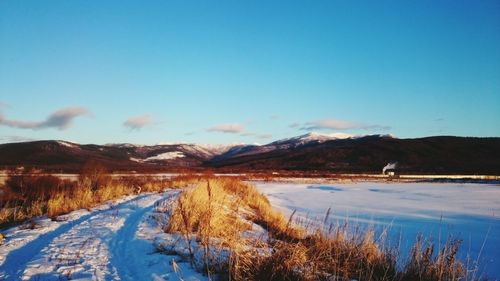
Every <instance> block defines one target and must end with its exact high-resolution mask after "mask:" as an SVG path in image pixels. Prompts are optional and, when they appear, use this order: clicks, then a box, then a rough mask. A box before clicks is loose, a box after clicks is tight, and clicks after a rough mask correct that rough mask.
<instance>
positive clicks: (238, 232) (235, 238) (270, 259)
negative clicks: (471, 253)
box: [165, 177, 474, 281]
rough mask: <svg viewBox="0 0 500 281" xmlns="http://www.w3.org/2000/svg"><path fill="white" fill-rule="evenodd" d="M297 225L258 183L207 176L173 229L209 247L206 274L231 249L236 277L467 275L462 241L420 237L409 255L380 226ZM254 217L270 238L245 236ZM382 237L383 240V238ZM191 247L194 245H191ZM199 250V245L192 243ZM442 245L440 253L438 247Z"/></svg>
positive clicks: (436, 279)
mask: <svg viewBox="0 0 500 281" xmlns="http://www.w3.org/2000/svg"><path fill="white" fill-rule="evenodd" d="M328 216H329V211H327V215H326V217H325V221H324V222H323V224H322V225H319V226H318V225H314V224H306V223H297V220H294V219H293V214H292V216H290V218H288V219H287V218H286V217H285V216H284V215H283V214H282V213H280V212H278V211H276V210H274V209H273V208H272V207H271V205H270V203H269V201H268V200H267V198H266V197H265V196H264V195H263V194H261V193H259V192H258V191H257V189H256V188H255V187H254V186H252V185H251V184H248V183H244V182H241V181H239V180H238V179H235V178H213V177H211V178H207V179H205V180H200V181H199V182H198V184H197V185H195V186H193V187H192V188H190V189H188V190H186V191H184V192H183V193H182V194H181V195H180V197H179V198H178V201H177V205H176V207H174V210H173V212H172V217H171V220H170V222H169V224H168V225H167V227H166V229H165V230H166V231H167V232H179V233H181V234H182V235H183V237H185V239H186V241H187V242H189V243H191V242H192V241H193V240H194V239H193V238H196V239H195V240H196V241H197V242H198V243H199V244H200V245H201V246H202V247H204V248H203V249H204V258H205V266H204V267H203V272H205V273H207V275H208V276H209V278H211V276H212V273H213V272H214V268H213V266H211V264H210V262H209V261H210V260H213V259H215V258H214V257H210V255H218V254H220V251H219V252H218V251H213V250H210V249H213V248H217V247H219V248H223V249H225V250H227V251H229V252H230V257H229V259H228V260H227V265H226V266H224V267H220V266H219V268H225V270H226V271H225V272H220V271H219V272H218V273H223V274H222V275H220V274H219V277H220V276H222V277H227V279H229V280H305V281H309V280H339V281H344V280H376V281H404V280H409V281H455V280H456V281H458V280H474V279H473V278H468V277H467V275H466V272H467V271H466V270H465V267H464V265H463V263H461V262H460V261H458V260H457V258H456V255H457V251H458V248H459V245H460V243H459V241H455V240H450V241H448V243H446V244H445V245H444V246H443V247H442V248H440V249H436V250H435V247H434V245H433V244H432V243H428V242H424V239H423V238H421V237H418V238H417V242H416V243H415V245H414V247H413V250H412V251H411V253H410V254H409V256H408V257H404V256H401V255H400V254H398V251H397V250H396V249H393V248H389V247H385V246H383V245H384V243H382V242H383V241H382V242H380V239H382V238H378V237H376V236H375V232H374V231H373V230H370V229H369V230H367V231H352V230H351V228H349V225H347V224H344V225H337V226H327V225H326V223H327V218H328ZM251 223H256V224H259V225H261V226H262V227H263V228H265V229H266V230H267V231H268V237H267V239H264V240H262V239H261V240H255V239H249V238H248V237H247V236H246V235H243V234H244V233H245V232H246V231H247V230H249V229H250V228H251ZM377 240H378V241H377ZM189 247H193V245H190V246H189ZM190 251H191V253H193V251H195V250H194V248H190ZM435 251H437V252H435Z"/></svg>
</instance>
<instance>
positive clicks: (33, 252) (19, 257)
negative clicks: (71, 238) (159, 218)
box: [0, 194, 149, 281]
mask: <svg viewBox="0 0 500 281" xmlns="http://www.w3.org/2000/svg"><path fill="white" fill-rule="evenodd" d="M147 196H149V195H148V194H146V195H141V196H138V197H135V198H133V199H131V200H128V201H125V202H122V203H120V204H118V205H116V206H114V207H113V209H119V208H120V207H121V206H123V205H126V204H130V203H132V202H134V201H138V200H140V199H142V198H144V197H147ZM110 210H111V208H107V209H104V210H98V211H94V212H91V213H90V214H87V215H83V216H81V217H80V218H78V219H76V220H73V221H71V222H67V223H64V224H62V225H61V226H59V227H58V228H56V229H55V230H53V231H51V232H48V233H44V234H41V235H40V236H39V237H37V238H36V239H35V240H33V241H31V242H29V243H27V244H26V245H24V246H23V247H21V248H19V249H16V250H14V251H12V252H10V253H9V254H8V255H7V257H6V259H5V262H4V263H3V264H2V265H1V266H0V277H1V279H2V280H6V281H9V280H20V279H21V278H22V275H23V272H24V270H25V269H26V266H27V264H28V263H29V262H30V261H31V260H32V259H33V257H35V256H37V255H38V254H39V253H40V252H41V251H42V250H43V249H44V248H45V247H47V246H49V245H50V244H51V243H52V241H53V240H54V239H56V238H57V237H59V236H61V235H63V234H65V233H66V232H68V231H69V230H70V229H72V228H73V227H75V226H77V225H79V224H81V223H83V222H85V221H88V220H90V219H91V218H92V217H95V216H97V215H100V214H102V213H105V212H109V211H110Z"/></svg>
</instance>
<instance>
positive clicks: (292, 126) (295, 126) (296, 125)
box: [288, 122, 300, 128]
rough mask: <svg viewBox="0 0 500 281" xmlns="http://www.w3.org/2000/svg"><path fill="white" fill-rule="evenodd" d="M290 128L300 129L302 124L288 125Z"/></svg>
mask: <svg viewBox="0 0 500 281" xmlns="http://www.w3.org/2000/svg"><path fill="white" fill-rule="evenodd" d="M288 127H290V128H298V127H300V123H297V122H295V123H292V124H290V125H288Z"/></svg>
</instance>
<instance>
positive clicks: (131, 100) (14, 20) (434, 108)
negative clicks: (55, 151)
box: [0, 0, 500, 144]
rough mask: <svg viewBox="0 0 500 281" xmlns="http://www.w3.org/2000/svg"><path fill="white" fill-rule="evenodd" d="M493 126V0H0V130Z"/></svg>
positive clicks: (206, 134) (499, 77) (73, 134)
mask: <svg viewBox="0 0 500 281" xmlns="http://www.w3.org/2000/svg"><path fill="white" fill-rule="evenodd" d="M309 131H318V132H323V133H334V132H344V133H348V134H379V133H381V134H393V135H395V136H397V137H401V138H408V137H423V136H431V135H459V136H497V137H498V136H500V1H497V0H495V1H476V0H471V1H457V0H453V1H435V0H429V1H333V0H328V1H269V0H265V1H232V0H231V1H222V0H221V1H219V0H218V1H167V0H162V1H113V0H106V1H97V0H94V1H89V0H85V1H79V0H72V1H67V0H60V1H57V0H51V1H39V0H36V1H17V0H0V142H10V141H14V140H23V139H64V140H71V141H76V142H80V143H98V144H102V143H110V142H130V143H144V144H153V143H158V142H166V141H187V142H199V143H232V142H246V143H253V142H259V143H266V142H269V141H271V140H274V139H279V138H284V137H291V136H295V135H299V134H303V133H306V132H309Z"/></svg>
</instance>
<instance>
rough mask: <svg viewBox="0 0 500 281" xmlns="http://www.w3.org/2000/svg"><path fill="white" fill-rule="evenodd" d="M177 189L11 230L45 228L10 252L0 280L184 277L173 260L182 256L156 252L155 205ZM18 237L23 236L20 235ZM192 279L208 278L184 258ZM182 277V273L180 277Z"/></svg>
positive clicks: (186, 273)
mask: <svg viewBox="0 0 500 281" xmlns="http://www.w3.org/2000/svg"><path fill="white" fill-rule="evenodd" d="M177 194H178V192H177V191H168V192H165V193H164V194H145V195H139V196H135V197H133V198H132V199H130V200H128V201H125V202H123V203H120V204H118V205H116V206H113V207H111V208H109V207H104V209H102V208H101V209H97V210H94V211H91V212H90V213H88V214H84V213H81V216H80V217H79V218H77V219H74V220H72V221H70V222H61V223H57V224H60V226H58V227H54V226H53V225H52V228H51V229H49V230H47V229H43V228H42V229H33V230H23V231H18V232H17V233H16V232H13V233H11V234H10V235H11V236H12V237H11V239H16V235H17V234H19V235H18V236H21V237H22V235H26V232H28V234H30V235H31V236H35V237H36V235H35V234H33V233H29V232H41V233H42V234H40V235H38V236H37V237H36V238H34V239H33V240H32V241H31V242H28V243H25V244H24V245H22V246H21V247H18V248H17V249H13V250H12V251H10V252H9V253H8V254H7V256H6V257H5V262H4V263H3V264H1V265H0V280H20V279H21V280H69V279H72V280H75V279H78V280H178V279H179V278H178V274H177V273H175V272H173V271H172V266H171V265H170V262H171V260H172V259H177V258H178V257H176V256H167V255H163V254H161V253H158V252H156V251H155V249H154V247H153V244H152V242H153V240H154V237H155V235H158V234H160V233H162V230H161V229H160V228H159V226H158V225H157V224H156V221H155V220H153V219H151V214H152V212H154V207H155V205H156V204H158V203H159V202H161V201H164V200H171V199H172V198H174V197H175V196H176V195H177ZM17 238H18V240H20V239H19V237H17ZM179 266H180V269H181V273H179V274H183V275H184V276H189V280H206V277H203V276H202V275H200V274H197V273H195V272H193V271H192V269H190V267H189V264H187V263H182V262H179ZM179 276H180V275H179Z"/></svg>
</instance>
